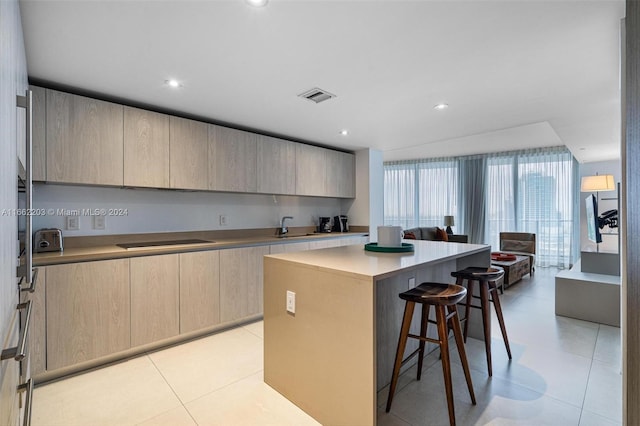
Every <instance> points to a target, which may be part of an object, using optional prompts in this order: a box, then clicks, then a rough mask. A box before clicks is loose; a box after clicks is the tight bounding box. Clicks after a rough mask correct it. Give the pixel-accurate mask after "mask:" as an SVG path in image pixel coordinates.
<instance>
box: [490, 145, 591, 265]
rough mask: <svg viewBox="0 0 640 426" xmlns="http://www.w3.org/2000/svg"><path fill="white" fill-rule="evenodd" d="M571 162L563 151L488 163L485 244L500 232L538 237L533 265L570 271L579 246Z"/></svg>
mask: <svg viewBox="0 0 640 426" xmlns="http://www.w3.org/2000/svg"><path fill="white" fill-rule="evenodd" d="M575 171H576V166H575V160H574V159H573V156H572V155H571V153H570V152H569V151H568V150H567V149H566V148H541V149H536V150H527V151H522V152H517V153H506V154H495V155H491V156H489V158H488V162H487V177H486V179H487V186H486V188H487V192H486V200H487V217H486V225H485V226H486V228H485V229H486V234H485V235H486V240H487V243H488V244H491V246H492V248H493V249H494V250H499V248H500V244H499V234H500V232H506V231H516V232H533V233H535V234H536V264H537V265H538V266H557V267H561V268H569V267H570V265H571V263H572V254H573V253H574V252H575V247H576V246H577V244H579V241H578V240H579V239H578V235H577V232H576V221H577V220H579V219H578V217H579V215H578V212H577V211H576V210H575V202H574V198H575V194H576V191H577V188H576V185H577V183H576V180H575V179H574V175H575Z"/></svg>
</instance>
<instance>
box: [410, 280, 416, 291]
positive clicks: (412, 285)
mask: <svg viewBox="0 0 640 426" xmlns="http://www.w3.org/2000/svg"><path fill="white" fill-rule="evenodd" d="M415 286H416V279H415V278H409V290H411V289H412V288H414V287H415Z"/></svg>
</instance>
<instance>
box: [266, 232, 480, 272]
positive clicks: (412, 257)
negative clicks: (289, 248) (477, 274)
mask: <svg viewBox="0 0 640 426" xmlns="http://www.w3.org/2000/svg"><path fill="white" fill-rule="evenodd" d="M404 242H405V243H410V244H413V245H414V251H413V252H412V253H380V252H371V251H366V250H365V249H364V245H363V244H362V245H361V244H357V245H351V246H343V247H333V248H326V249H319V250H308V251H301V252H295V253H281V254H272V255H268V256H265V257H267V258H276V259H281V260H286V261H290V262H295V263H299V264H303V265H306V266H308V267H313V268H320V269H324V270H330V271H338V272H342V273H347V274H355V275H359V276H364V277H370V278H376V279H379V278H384V277H385V276H386V275H389V274H394V273H397V272H398V271H401V270H408V269H413V268H417V267H421V266H425V265H426V264H434V263H439V262H443V261H446V260H449V259H456V258H459V257H462V256H467V255H470V254H474V253H479V252H482V251H487V256H488V255H489V253H490V251H491V247H490V246H488V245H480V244H466V243H449V242H444V241H422V240H404Z"/></svg>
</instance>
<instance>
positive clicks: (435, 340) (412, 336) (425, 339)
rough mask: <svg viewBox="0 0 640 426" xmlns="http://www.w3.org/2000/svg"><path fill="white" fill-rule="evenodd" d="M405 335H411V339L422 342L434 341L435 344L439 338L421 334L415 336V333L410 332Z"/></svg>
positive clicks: (438, 341)
mask: <svg viewBox="0 0 640 426" xmlns="http://www.w3.org/2000/svg"><path fill="white" fill-rule="evenodd" d="M407 337H411V338H413V339H418V340H421V341H423V342H430V343H435V344H437V345H439V344H440V340H437V339H432V338H431V337H422V336H417V335H415V334H411V333H409V334H407Z"/></svg>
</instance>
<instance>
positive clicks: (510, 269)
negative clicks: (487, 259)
mask: <svg viewBox="0 0 640 426" xmlns="http://www.w3.org/2000/svg"><path fill="white" fill-rule="evenodd" d="M491 264H492V265H495V266H499V267H501V268H502V269H504V287H505V288H506V287H509V286H510V285H511V284H513V283H515V282H517V281H520V280H521V279H522V277H524V276H525V275H527V274H528V273H529V256H516V260H502V261H499V260H492V261H491Z"/></svg>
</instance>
